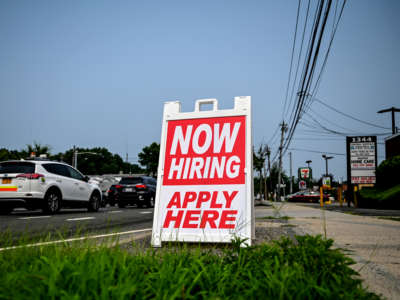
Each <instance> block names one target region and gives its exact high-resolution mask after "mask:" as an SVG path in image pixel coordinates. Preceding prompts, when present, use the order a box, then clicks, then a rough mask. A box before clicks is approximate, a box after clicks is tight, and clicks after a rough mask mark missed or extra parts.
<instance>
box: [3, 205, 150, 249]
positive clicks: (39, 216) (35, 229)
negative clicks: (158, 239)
mask: <svg viewBox="0 0 400 300" xmlns="http://www.w3.org/2000/svg"><path fill="white" fill-rule="evenodd" d="M152 225H153V209H152V208H136V207H133V206H132V207H126V208H123V209H120V208H118V207H110V206H107V207H106V208H101V209H100V210H99V211H98V212H90V213H89V212H87V210H86V209H62V210H61V211H59V212H58V213H57V214H54V215H49V214H44V213H43V212H42V211H40V210H36V211H28V210H25V209H17V210H14V211H13V212H12V213H11V214H9V215H5V216H4V215H2V216H1V217H0V232H1V233H2V235H4V234H7V232H8V233H10V234H12V236H13V237H14V238H20V237H23V238H24V239H29V240H37V239H40V238H45V237H48V236H49V235H51V236H52V237H50V238H51V239H59V238H60V234H62V237H63V238H68V237H71V236H84V235H93V234H101V233H112V232H121V231H127V230H139V229H146V228H151V227H152ZM0 243H1V240H0Z"/></svg>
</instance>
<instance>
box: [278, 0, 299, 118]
mask: <svg viewBox="0 0 400 300" xmlns="http://www.w3.org/2000/svg"><path fill="white" fill-rule="evenodd" d="M300 5H301V0H299V4H298V6H297V17H296V26H295V30H294V38H293V46H292V55H291V58H290V68H289V76H288V82H287V86H286V95H285V103H284V105H283V110H282V119H283V116H284V114H285V110H286V104H287V100H288V94H289V85H290V79H291V77H292V67H293V56H294V49H295V47H296V38H297V26H298V24H299V12H300Z"/></svg>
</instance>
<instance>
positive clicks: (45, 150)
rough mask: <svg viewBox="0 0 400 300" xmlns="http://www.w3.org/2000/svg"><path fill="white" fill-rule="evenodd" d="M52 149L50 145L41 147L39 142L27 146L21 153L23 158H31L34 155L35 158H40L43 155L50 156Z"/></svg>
mask: <svg viewBox="0 0 400 300" xmlns="http://www.w3.org/2000/svg"><path fill="white" fill-rule="evenodd" d="M50 151H51V147H50V146H49V145H41V144H40V143H38V142H33V145H30V144H28V145H26V148H25V149H23V150H22V151H21V155H22V156H24V157H23V158H26V157H29V156H30V155H31V154H32V153H34V154H35V156H40V155H41V154H46V155H47V156H50Z"/></svg>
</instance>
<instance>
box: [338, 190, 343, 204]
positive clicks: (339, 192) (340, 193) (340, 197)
mask: <svg viewBox="0 0 400 300" xmlns="http://www.w3.org/2000/svg"><path fill="white" fill-rule="evenodd" d="M337 192H338V199H339V203H340V207H342V205H343V201H342V187H341V186H339V187H338V190H337Z"/></svg>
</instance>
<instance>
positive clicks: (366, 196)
mask: <svg viewBox="0 0 400 300" xmlns="http://www.w3.org/2000/svg"><path fill="white" fill-rule="evenodd" d="M360 195H361V199H360V201H363V202H365V206H368V207H377V208H379V207H384V208H386V207H387V208H400V204H399V203H400V184H398V185H395V186H394V187H392V188H390V189H386V190H380V189H376V188H364V189H362V190H360ZM360 204H363V203H360Z"/></svg>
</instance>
